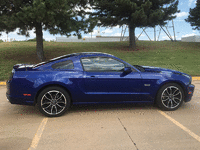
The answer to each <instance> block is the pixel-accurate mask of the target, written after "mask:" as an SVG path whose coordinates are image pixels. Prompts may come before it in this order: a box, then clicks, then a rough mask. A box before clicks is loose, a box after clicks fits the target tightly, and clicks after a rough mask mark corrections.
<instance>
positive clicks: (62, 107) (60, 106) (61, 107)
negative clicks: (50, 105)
mask: <svg viewBox="0 0 200 150" xmlns="http://www.w3.org/2000/svg"><path fill="white" fill-rule="evenodd" d="M56 105H58V106H59V107H60V108H64V107H65V106H60V105H59V104H58V103H57V104H56Z"/></svg>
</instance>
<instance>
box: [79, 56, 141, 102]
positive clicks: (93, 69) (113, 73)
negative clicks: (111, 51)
mask: <svg viewBox="0 0 200 150" xmlns="http://www.w3.org/2000/svg"><path fill="white" fill-rule="evenodd" d="M81 63H82V65H83V69H84V73H83V78H84V92H85V94H86V95H87V97H88V101H90V102H91V101H94V102H120V101H140V100H141V99H140V96H141V76H140V73H139V72H137V71H134V70H133V71H132V72H131V73H128V74H126V73H124V72H123V70H124V68H125V67H127V65H126V64H124V63H122V62H121V61H119V60H116V59H114V58H111V57H85V58H82V59H81Z"/></svg>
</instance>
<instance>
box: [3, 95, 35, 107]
mask: <svg viewBox="0 0 200 150" xmlns="http://www.w3.org/2000/svg"><path fill="white" fill-rule="evenodd" d="M6 97H7V100H8V101H9V102H10V103H11V104H19V105H30V106H32V105H34V104H33V100H32V99H30V98H22V97H14V96H11V95H10V94H8V93H6Z"/></svg>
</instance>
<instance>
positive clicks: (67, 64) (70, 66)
mask: <svg viewBox="0 0 200 150" xmlns="http://www.w3.org/2000/svg"><path fill="white" fill-rule="evenodd" d="M51 67H52V68H53V69H74V64H73V62H72V61H71V60H67V61H62V62H59V63H55V64H53V65H52V66H51Z"/></svg>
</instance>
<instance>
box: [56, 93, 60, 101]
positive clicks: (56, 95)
mask: <svg viewBox="0 0 200 150" xmlns="http://www.w3.org/2000/svg"><path fill="white" fill-rule="evenodd" d="M59 93H60V92H57V93H56V95H55V99H56V97H57V95H58V94H59ZM56 100H57V99H56Z"/></svg>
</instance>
